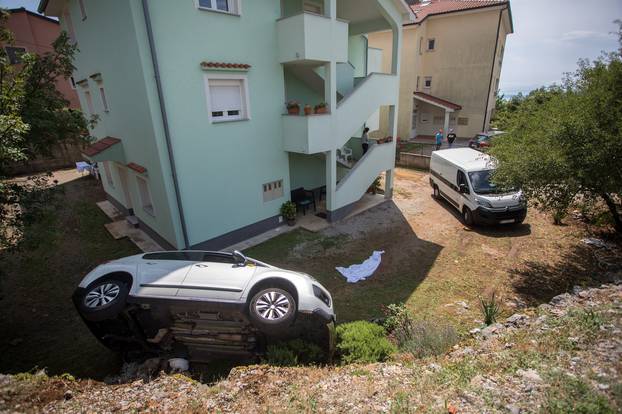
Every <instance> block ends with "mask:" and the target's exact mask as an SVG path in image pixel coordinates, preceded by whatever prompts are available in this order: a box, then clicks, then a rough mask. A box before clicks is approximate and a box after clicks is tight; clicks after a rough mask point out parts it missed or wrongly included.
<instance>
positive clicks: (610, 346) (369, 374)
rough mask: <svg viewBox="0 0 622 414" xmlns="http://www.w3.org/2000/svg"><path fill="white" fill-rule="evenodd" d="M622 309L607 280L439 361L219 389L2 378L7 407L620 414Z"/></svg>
mask: <svg viewBox="0 0 622 414" xmlns="http://www.w3.org/2000/svg"><path fill="white" fill-rule="evenodd" d="M621 316H622V286H616V285H603V286H601V287H600V288H593V289H585V290H582V289H580V288H575V289H574V291H573V294H563V295H560V296H557V297H555V298H554V299H553V300H552V301H551V302H550V304H544V305H540V306H539V307H538V308H535V309H527V310H525V311H524V313H521V314H515V315H512V316H511V317H510V318H508V319H507V320H506V321H505V322H504V323H499V324H496V325H493V326H490V327H487V328H485V329H482V330H480V329H474V330H472V331H471V335H472V337H470V338H467V339H465V340H464V341H462V342H461V343H460V344H459V345H457V346H456V347H454V349H453V351H452V352H450V353H449V354H448V355H445V356H443V357H438V358H428V359H423V360H421V359H413V358H409V357H408V356H407V355H402V356H399V357H397V358H396V359H395V360H394V361H391V362H389V363H384V364H372V365H350V366H345V367H332V366H331V367H299V368H277V367H270V366H250V367H242V368H237V369H234V370H233V371H232V372H231V373H230V375H229V376H228V377H227V378H226V379H225V380H223V381H221V382H218V383H216V384H214V385H211V386H208V385H203V384H200V383H198V382H196V381H194V380H192V379H189V378H187V377H185V376H183V375H165V374H162V375H160V376H156V377H155V378H153V379H152V380H151V381H144V380H136V381H134V382H130V383H126V384H121V385H106V384H103V383H97V382H93V381H76V380H74V379H73V378H70V377H65V378H62V377H54V378H48V377H46V376H45V375H44V374H42V373H40V374H34V375H20V376H0V412H13V411H17V412H23V411H26V412H27V411H43V412H110V411H122V412H125V411H157V412H240V413H245V412H272V413H274V412H292V413H294V412H334V413H338V412H349V413H363V412H365V413H367V412H395V413H408V412H434V413H438V412H449V413H455V412H460V413H481V412H509V413H522V412H559V413H565V412H585V413H608V412H620V411H621V410H622V382H621V379H620V376H621V373H622V363H621V361H622V358H621V357H622V318H621ZM143 374H144V373H143Z"/></svg>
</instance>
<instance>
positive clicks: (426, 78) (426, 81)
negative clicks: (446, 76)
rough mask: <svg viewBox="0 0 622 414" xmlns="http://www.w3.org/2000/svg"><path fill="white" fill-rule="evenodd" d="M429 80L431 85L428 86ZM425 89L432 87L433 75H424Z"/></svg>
mask: <svg viewBox="0 0 622 414" xmlns="http://www.w3.org/2000/svg"><path fill="white" fill-rule="evenodd" d="M428 81H430V86H428ZM423 89H424V90H426V89H427V90H428V91H429V90H430V89H432V76H424V77H423Z"/></svg>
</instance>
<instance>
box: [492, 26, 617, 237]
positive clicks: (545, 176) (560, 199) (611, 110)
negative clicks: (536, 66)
mask: <svg viewBox="0 0 622 414" xmlns="http://www.w3.org/2000/svg"><path fill="white" fill-rule="evenodd" d="M616 23H618V25H619V26H620V29H619V32H618V35H619V36H620V50H618V51H616V52H611V53H609V54H605V55H603V56H602V57H601V58H599V59H597V60H596V61H594V62H589V61H587V60H582V61H580V62H579V67H578V69H577V70H576V72H574V73H572V74H569V75H567V77H566V79H565V80H564V82H563V85H562V86H553V87H549V88H542V89H538V90H536V91H533V92H532V93H530V94H529V95H528V96H527V97H524V98H522V99H521V100H520V102H519V104H518V106H517V107H516V108H515V109H514V110H513V112H510V111H506V113H505V115H506V116H505V118H502V119H503V121H502V122H503V124H504V125H503V127H504V128H505V129H506V130H507V131H508V132H509V133H508V135H507V137H504V139H499V140H497V142H496V143H495V145H494V146H493V147H492V149H491V155H493V156H495V157H496V158H497V160H498V161H499V166H498V169H497V172H496V173H495V176H494V180H495V181H496V182H497V183H498V184H499V185H503V186H520V187H521V188H522V189H523V191H524V192H525V194H526V195H527V196H528V197H529V198H530V199H532V200H533V201H535V202H536V204H537V205H538V206H540V207H542V208H544V209H547V210H552V211H553V212H554V216H555V219H556V220H555V221H556V222H559V221H560V220H561V218H562V217H563V215H564V214H565V212H566V211H567V208H568V206H569V205H570V204H571V203H572V202H573V200H575V199H576V198H577V197H578V196H579V197H581V198H583V199H584V200H588V201H589V200H595V199H601V200H603V201H604V203H605V204H606V205H607V207H608V209H609V211H610V213H611V216H612V219H613V221H614V223H615V227H616V230H617V231H618V232H622V219H621V218H620V211H619V209H620V202H621V200H622V198H621V196H622V22H619V21H617V22H616Z"/></svg>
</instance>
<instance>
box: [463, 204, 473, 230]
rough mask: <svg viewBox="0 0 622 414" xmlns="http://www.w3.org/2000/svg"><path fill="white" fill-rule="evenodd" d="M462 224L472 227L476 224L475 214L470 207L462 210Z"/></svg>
mask: <svg viewBox="0 0 622 414" xmlns="http://www.w3.org/2000/svg"><path fill="white" fill-rule="evenodd" d="M462 222H463V223H464V224H465V225H467V226H472V225H473V224H474V220H473V212H472V211H471V209H470V208H468V207H464V208H463V209H462Z"/></svg>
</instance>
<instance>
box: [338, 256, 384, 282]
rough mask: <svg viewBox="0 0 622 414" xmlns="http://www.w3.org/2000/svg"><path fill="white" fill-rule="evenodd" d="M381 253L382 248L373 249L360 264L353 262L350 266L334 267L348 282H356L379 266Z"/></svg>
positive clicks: (368, 275)
mask: <svg viewBox="0 0 622 414" xmlns="http://www.w3.org/2000/svg"><path fill="white" fill-rule="evenodd" d="M383 253H384V250H374V252H373V253H372V255H371V256H370V258H369V259H367V260H365V261H364V262H363V263H361V264H355V265H352V266H350V267H336V268H335V269H337V271H338V272H339V273H341V274H342V275H343V276H344V277H345V278H346V279H347V280H348V283H356V282H359V281H361V280H365V279H367V278H368V277H370V276H371V275H373V274H374V272H375V271H376V269H378V266H380V262H381V261H382V257H381V256H380V255H381V254H383Z"/></svg>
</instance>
